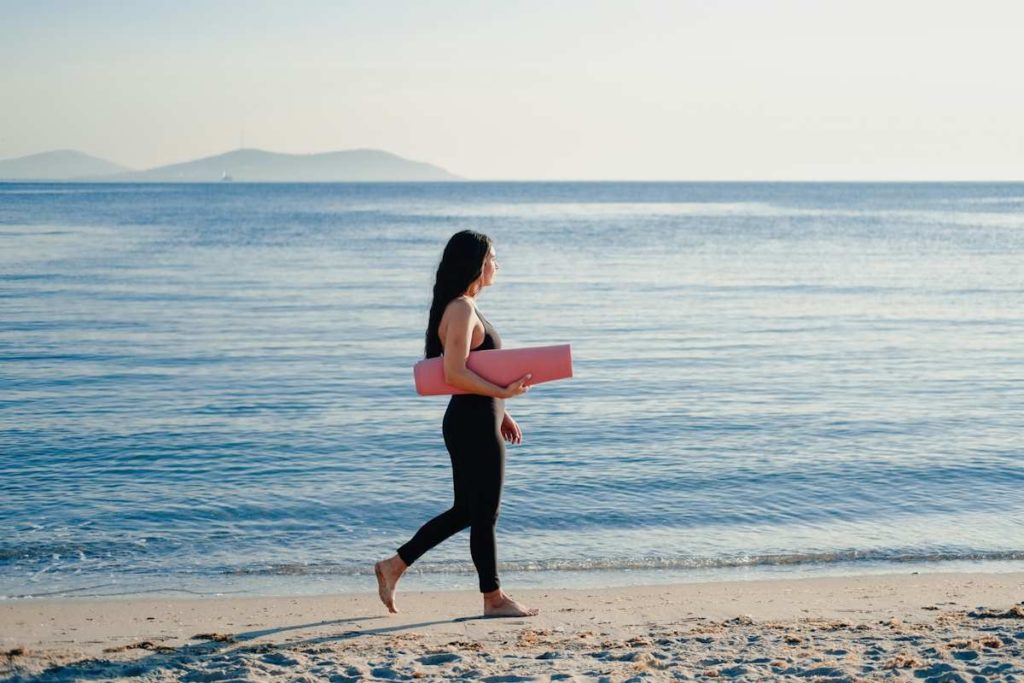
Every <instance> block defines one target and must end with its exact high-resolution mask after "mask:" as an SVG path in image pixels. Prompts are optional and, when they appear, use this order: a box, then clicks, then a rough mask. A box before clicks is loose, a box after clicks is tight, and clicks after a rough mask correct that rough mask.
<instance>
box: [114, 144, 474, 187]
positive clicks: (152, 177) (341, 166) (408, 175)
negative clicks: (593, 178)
mask: <svg viewBox="0 0 1024 683" xmlns="http://www.w3.org/2000/svg"><path fill="white" fill-rule="evenodd" d="M225 176H227V178H226V177H225ZM228 178H230V179H231V180H236V181H241V182H360V181H430V180H459V177H458V176H455V175H452V174H451V173H449V172H448V171H445V170H444V169H442V168H439V167H437V166H433V165H431V164H426V163H422V162H419V161H410V160H408V159H403V158H402V157H400V156H396V155H394V154H390V153H388V152H383V151H380V150H375V149H353V150H347V151H341V152H323V153H320V154H280V153H277V152H267V151H264V150H261V149H236V150H234V151H232V152H226V153H225V154H218V155H216V156H211V157H206V158H203V159H196V160H195V161H186V162H183V163H180V164H171V165H169V166H159V167H157V168H151V169H149V170H146V171H132V172H129V173H121V174H118V175H117V176H112V177H110V178H107V179H108V180H123V181H133V182H138V181H152V182H212V181H219V180H222V179H228Z"/></svg>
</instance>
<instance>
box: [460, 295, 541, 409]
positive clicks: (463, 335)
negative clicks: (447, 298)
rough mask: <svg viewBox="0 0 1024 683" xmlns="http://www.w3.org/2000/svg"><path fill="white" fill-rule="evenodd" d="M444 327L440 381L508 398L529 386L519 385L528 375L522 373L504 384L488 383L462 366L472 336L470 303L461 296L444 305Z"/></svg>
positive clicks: (495, 396) (478, 392) (470, 391)
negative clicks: (446, 325) (442, 366)
mask: <svg viewBox="0 0 1024 683" xmlns="http://www.w3.org/2000/svg"><path fill="white" fill-rule="evenodd" d="M445 316H446V317H447V319H448V327H447V328H446V329H445V335H444V381H445V383H446V384H448V385H449V386H453V387H455V388H456V389H462V390H463V391H468V392H469V393H471V394H483V395H484V396H491V397H493V398H512V397H513V396H518V395H519V394H522V393H524V392H525V391H526V390H527V389H529V387H526V386H523V384H524V383H525V382H526V381H527V380H528V379H530V375H529V374H527V375H523V376H522V377H520V378H519V379H517V380H516V381H515V382H513V383H512V384H509V385H508V386H507V387H503V386H500V385H498V384H494V383H492V382H488V381H487V380H486V379H484V378H483V377H481V376H480V375H478V374H476V373H475V372H473V371H472V370H470V369H469V368H468V367H466V360H467V359H468V358H469V346H470V340H471V339H472V338H473V306H472V305H471V304H470V303H469V302H468V301H464V300H462V299H456V300H454V301H453V302H452V303H450V304H449V305H448V310H447V312H446V313H445Z"/></svg>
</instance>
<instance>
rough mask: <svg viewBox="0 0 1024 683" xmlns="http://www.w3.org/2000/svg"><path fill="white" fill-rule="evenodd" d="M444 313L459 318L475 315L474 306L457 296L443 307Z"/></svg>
mask: <svg viewBox="0 0 1024 683" xmlns="http://www.w3.org/2000/svg"><path fill="white" fill-rule="evenodd" d="M444 310H445V313H454V314H455V315H459V316H469V315H475V314H476V306H474V305H473V302H472V301H470V300H469V299H468V298H467V297H464V296H457V297H455V298H454V299H452V300H451V301H449V302H448V305H447V306H445V309H444Z"/></svg>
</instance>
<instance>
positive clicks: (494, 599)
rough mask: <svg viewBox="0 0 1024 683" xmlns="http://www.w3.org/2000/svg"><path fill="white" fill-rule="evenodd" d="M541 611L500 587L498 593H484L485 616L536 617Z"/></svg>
mask: <svg viewBox="0 0 1024 683" xmlns="http://www.w3.org/2000/svg"><path fill="white" fill-rule="evenodd" d="M539 613H540V610H538V609H537V608H536V607H527V606H525V605H523V604H522V603H519V602H516V601H515V600H513V599H512V598H511V597H509V595H508V594H507V593H505V591H503V590H501V589H500V588H499V589H498V590H497V591H496V593H493V594H492V593H487V594H486V595H484V616H485V617H535V616H537V614H539Z"/></svg>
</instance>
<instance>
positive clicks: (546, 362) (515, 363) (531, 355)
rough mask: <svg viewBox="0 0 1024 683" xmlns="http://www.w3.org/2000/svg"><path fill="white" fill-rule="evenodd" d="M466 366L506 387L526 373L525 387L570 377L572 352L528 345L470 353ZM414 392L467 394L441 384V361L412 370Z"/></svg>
mask: <svg viewBox="0 0 1024 683" xmlns="http://www.w3.org/2000/svg"><path fill="white" fill-rule="evenodd" d="M466 367H467V368H469V369H470V370H472V371H473V372H475V373H476V374H478V375H480V376H481V377H483V378H484V379H486V380H487V381H489V382H492V383H494V384H497V385H499V386H503V387H506V386H508V385H509V384H511V383H512V382H514V381H516V380H517V379H519V378H520V377H522V376H523V375H525V374H526V373H530V374H532V375H533V377H531V378H530V379H528V380H527V381H526V385H527V386H532V385H534V384H540V383H541V382H552V381H554V380H556V379H566V378H568V377H572V352H571V351H570V349H569V345H568V344H556V345H554V346H528V347H526V348H522V349H489V350H487V351H470V353H469V358H467V359H466ZM412 372H413V376H414V377H415V378H416V392H417V393H418V394H420V395H421V396H440V395H443V394H469V393H472V392H469V391H466V390H464V389H456V388H455V387H453V386H449V385H448V384H446V383H445V381H444V358H443V357H441V356H437V357H436V358H427V359H425V360H421V361H420V362H418V363H416V365H415V366H414V367H413V370H412Z"/></svg>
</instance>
